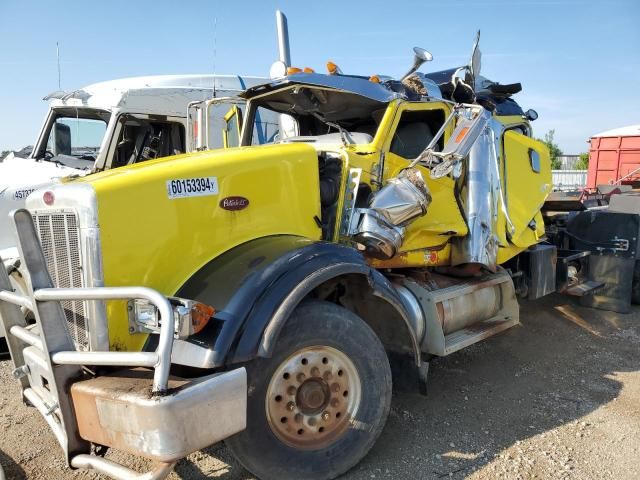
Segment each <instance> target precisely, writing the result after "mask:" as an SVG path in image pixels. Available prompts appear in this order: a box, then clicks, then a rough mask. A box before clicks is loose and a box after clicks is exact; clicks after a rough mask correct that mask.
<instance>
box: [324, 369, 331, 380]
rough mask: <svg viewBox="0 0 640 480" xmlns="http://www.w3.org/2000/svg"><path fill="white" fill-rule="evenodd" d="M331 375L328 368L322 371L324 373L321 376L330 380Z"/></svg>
mask: <svg viewBox="0 0 640 480" xmlns="http://www.w3.org/2000/svg"><path fill="white" fill-rule="evenodd" d="M332 377H333V375H332V374H331V372H330V371H329V370H327V371H326V372H324V375H323V376H322V378H324V379H325V381H327V382H328V381H329V380H331V378H332Z"/></svg>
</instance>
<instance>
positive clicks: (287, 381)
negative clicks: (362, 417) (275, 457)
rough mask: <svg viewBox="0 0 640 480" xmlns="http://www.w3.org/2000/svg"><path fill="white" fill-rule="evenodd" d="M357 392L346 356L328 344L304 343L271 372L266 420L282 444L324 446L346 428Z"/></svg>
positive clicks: (353, 369) (354, 374)
mask: <svg viewBox="0 0 640 480" xmlns="http://www.w3.org/2000/svg"><path fill="white" fill-rule="evenodd" d="M361 395H362V387H361V383H360V376H359V375H358V371H357V369H356V367H355V365H354V364H353V362H352V361H351V360H350V359H349V357H348V356H347V355H345V354H344V353H342V352H341V351H339V350H337V349H335V348H333V347H328V346H312V347H305V348H303V349H301V350H298V351H297V352H295V353H293V354H292V355H291V356H289V357H288V358H287V359H285V360H284V361H283V362H282V363H281V364H280V365H279V366H278V368H277V369H276V371H275V372H274V374H273V376H272V377H271V381H270V382H269V387H268V389H267V397H266V402H265V404H266V405H265V406H266V413H267V420H268V422H269V426H270V427H271V431H272V432H273V433H274V434H275V436H276V437H277V438H278V439H279V440H281V441H282V442H283V443H285V444H286V445H289V446H291V447H294V448H296V449H301V450H317V449H321V448H325V447H327V446H328V445H331V444H332V443H334V442H336V441H337V440H338V439H339V438H340V437H341V436H342V435H344V433H345V432H346V431H347V429H348V428H349V425H350V424H351V422H352V419H353V418H354V417H355V415H356V413H357V411H358V407H359V406H360V399H361Z"/></svg>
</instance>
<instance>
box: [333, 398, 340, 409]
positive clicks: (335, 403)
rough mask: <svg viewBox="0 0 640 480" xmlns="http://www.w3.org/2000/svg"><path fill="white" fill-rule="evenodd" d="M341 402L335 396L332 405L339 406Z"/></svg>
mask: <svg viewBox="0 0 640 480" xmlns="http://www.w3.org/2000/svg"><path fill="white" fill-rule="evenodd" d="M339 404H340V401H339V400H338V399H337V398H334V399H333V400H331V406H332V407H334V408H335V407H337V406H338V405H339Z"/></svg>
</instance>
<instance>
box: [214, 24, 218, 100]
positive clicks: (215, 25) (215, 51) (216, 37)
mask: <svg viewBox="0 0 640 480" xmlns="http://www.w3.org/2000/svg"><path fill="white" fill-rule="evenodd" d="M217 40H218V17H213V98H216V55H217Z"/></svg>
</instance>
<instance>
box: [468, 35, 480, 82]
mask: <svg viewBox="0 0 640 480" xmlns="http://www.w3.org/2000/svg"><path fill="white" fill-rule="evenodd" d="M481 59H482V53H481V52H480V30H478V32H477V33H476V38H475V40H474V41H473V48H472V50H471V60H470V61H469V68H470V70H471V76H472V81H473V82H474V83H475V80H476V78H478V76H480V68H481ZM474 83H472V84H471V85H474ZM474 88H475V86H474Z"/></svg>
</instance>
